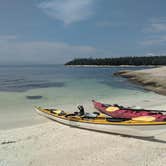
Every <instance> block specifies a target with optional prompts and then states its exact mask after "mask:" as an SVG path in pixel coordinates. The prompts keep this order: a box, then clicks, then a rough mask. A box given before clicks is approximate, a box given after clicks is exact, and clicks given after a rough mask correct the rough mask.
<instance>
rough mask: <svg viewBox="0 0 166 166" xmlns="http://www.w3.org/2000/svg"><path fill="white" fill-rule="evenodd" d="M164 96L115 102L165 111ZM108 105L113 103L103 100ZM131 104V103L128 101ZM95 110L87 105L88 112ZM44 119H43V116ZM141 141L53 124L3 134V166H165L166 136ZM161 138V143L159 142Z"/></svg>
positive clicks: (0, 164) (0, 158)
mask: <svg viewBox="0 0 166 166" xmlns="http://www.w3.org/2000/svg"><path fill="white" fill-rule="evenodd" d="M165 98H166V97H165V96H160V95H154V96H153V95H152V97H151V99H150V98H149V99H148V100H149V101H147V100H145V99H144V98H143V97H142V98H138V99H135V98H134V96H133V97H130V98H121V99H114V100H113V101H112V102H114V103H115V102H117V101H119V100H120V101H121V102H120V103H122V104H124V105H127V103H129V104H132V105H139V106H142V107H146V108H158V109H164V108H166V103H165ZM103 101H104V102H109V101H110V100H107V101H106V100H103ZM129 101H130V102H129ZM88 108H89V109H92V106H90V104H89V107H88V106H87V107H86V109H88ZM43 118H44V117H43ZM156 139H157V140H153V139H142V138H141V139H138V138H133V137H130V138H129V137H123V136H120V135H111V134H104V133H97V132H93V131H86V130H81V129H76V128H72V127H68V126H64V125H61V124H58V123H56V122H54V121H51V120H48V122H46V123H43V124H39V125H34V126H30V127H23V128H17V129H10V130H1V131H0V166H22V165H24V166H38V165H40V166H51V165H60V166H63V165H65V166H66V165H67V166H74V165H75V166H77V165H82V166H83V165H88V166H90V165H96V166H100V165H104V166H108V165H118V166H121V165H123V166H156V165H157V166H164V165H165V163H166V133H162V134H161V135H158V136H156ZM158 139H159V140H158Z"/></svg>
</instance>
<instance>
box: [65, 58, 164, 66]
mask: <svg viewBox="0 0 166 166" xmlns="http://www.w3.org/2000/svg"><path fill="white" fill-rule="evenodd" d="M65 65H98V66H103V65H110V66H120V65H135V66H141V65H166V56H143V57H134V56H132V57H118V58H95V59H94V58H76V59H73V60H72V61H69V62H67V63H66V64H65Z"/></svg>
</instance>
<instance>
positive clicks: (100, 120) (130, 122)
mask: <svg viewBox="0 0 166 166" xmlns="http://www.w3.org/2000/svg"><path fill="white" fill-rule="evenodd" d="M36 109H37V110H38V111H41V112H42V113H44V114H47V115H50V116H54V117H56V118H60V119H64V120H69V121H76V122H81V123H92V124H103V125H132V126H138V125H166V122H155V121H154V122H144V121H135V120H128V121H123V122H109V121H107V120H106V117H97V118H95V119H87V118H82V117H80V116H68V117H66V116H65V115H58V114H56V113H51V111H50V110H52V109H50V110H49V109H43V108H41V107H36ZM66 115H67V113H66Z"/></svg>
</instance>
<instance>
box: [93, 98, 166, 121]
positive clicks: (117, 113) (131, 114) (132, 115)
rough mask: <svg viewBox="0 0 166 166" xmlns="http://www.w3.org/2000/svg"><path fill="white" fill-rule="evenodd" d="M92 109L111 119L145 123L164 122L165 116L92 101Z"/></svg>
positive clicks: (154, 112)
mask: <svg viewBox="0 0 166 166" xmlns="http://www.w3.org/2000/svg"><path fill="white" fill-rule="evenodd" d="M92 102H93V105H94V107H95V108H96V109H97V110H99V111H100V112H102V113H104V114H106V115H108V116H111V117H113V118H126V119H132V120H145V121H158V122H162V121H166V115H164V114H163V113H162V112H163V111H162V112H160V111H154V110H144V109H132V108H125V107H123V106H119V105H117V104H114V105H109V104H103V103H100V102H96V101H95V100H92Z"/></svg>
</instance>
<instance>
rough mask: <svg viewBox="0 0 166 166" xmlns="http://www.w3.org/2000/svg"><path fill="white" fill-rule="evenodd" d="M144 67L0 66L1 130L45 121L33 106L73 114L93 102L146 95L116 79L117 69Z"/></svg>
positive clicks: (123, 80)
mask: <svg viewBox="0 0 166 166" xmlns="http://www.w3.org/2000/svg"><path fill="white" fill-rule="evenodd" d="M128 69H129V70H136V69H137V70H139V69H143V67H109V68H108V67H102V68H101V67H99V68H97V67H94V68H93V67H65V66H63V65H37V66H35V65H33V66H0V129H6V128H12V127H21V126H23V125H32V124H35V123H41V122H46V121H47V120H46V119H45V118H42V117H41V116H39V115H37V114H36V112H35V111H34V109H33V107H34V106H43V107H57V108H62V109H65V110H66V111H71V110H72V111H76V106H77V105H78V104H83V105H85V103H89V104H90V102H91V100H92V99H96V100H101V99H106V98H110V99H115V98H120V97H121V98H122V97H128V96H132V95H135V96H137V97H138V96H141V95H142V94H144V95H145V94H146V95H148V94H147V92H146V91H144V90H143V89H142V88H141V87H140V86H138V85H135V84H132V83H130V82H129V81H127V80H126V79H124V78H121V77H115V76H113V73H115V72H117V71H119V70H128Z"/></svg>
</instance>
